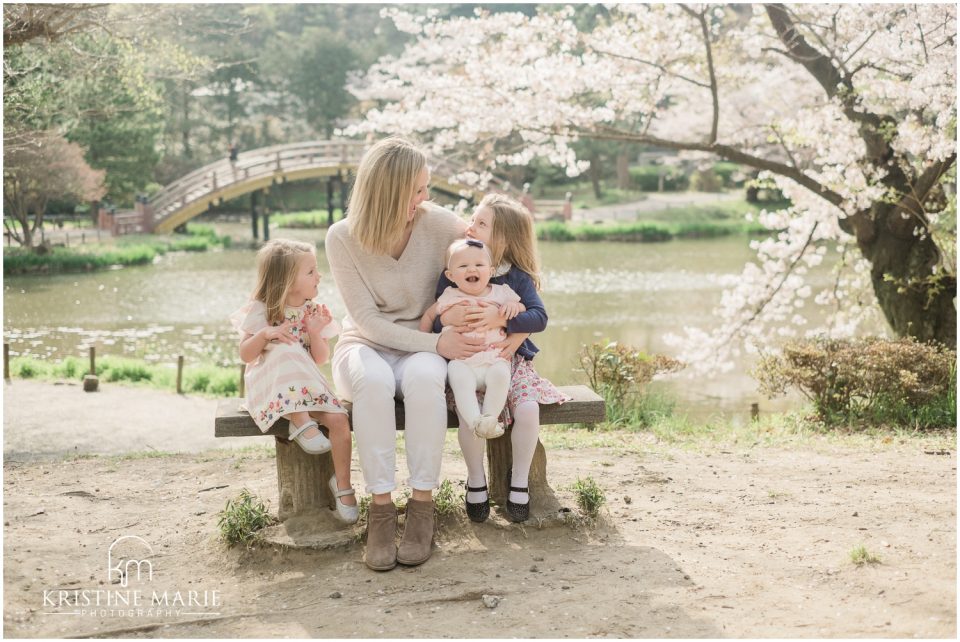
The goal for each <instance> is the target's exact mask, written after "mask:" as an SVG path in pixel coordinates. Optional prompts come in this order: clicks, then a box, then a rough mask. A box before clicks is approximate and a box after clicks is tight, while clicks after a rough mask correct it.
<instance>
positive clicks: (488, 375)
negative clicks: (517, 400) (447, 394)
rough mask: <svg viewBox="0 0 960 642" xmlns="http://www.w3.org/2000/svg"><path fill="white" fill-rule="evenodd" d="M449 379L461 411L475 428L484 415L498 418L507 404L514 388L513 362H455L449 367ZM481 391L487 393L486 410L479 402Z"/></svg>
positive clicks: (485, 399) (502, 360)
mask: <svg viewBox="0 0 960 642" xmlns="http://www.w3.org/2000/svg"><path fill="white" fill-rule="evenodd" d="M447 378H448V379H449V381H450V389H451V390H453V398H454V399H456V400H457V410H458V411H459V413H460V417H462V418H463V420H464V421H466V422H467V426H471V427H472V426H474V425H476V423H477V420H478V419H479V418H480V415H492V416H494V417H495V416H497V415H499V414H500V413H501V412H503V406H504V404H506V403H507V390H508V389H509V388H510V362H509V361H507V360H505V359H498V360H497V361H495V362H493V363H491V364H489V365H488V364H484V365H470V364H468V363H467V362H466V361H459V360H454V361H451V362H450V363H449V364H447ZM477 390H486V393H485V394H484V395H483V410H481V409H480V405H479V404H478V403H477Z"/></svg>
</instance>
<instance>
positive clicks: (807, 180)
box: [583, 125, 843, 207]
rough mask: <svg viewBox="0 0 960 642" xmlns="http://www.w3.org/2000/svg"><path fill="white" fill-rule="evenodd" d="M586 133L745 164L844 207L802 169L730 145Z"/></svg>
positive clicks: (604, 129) (604, 130) (610, 130)
mask: <svg viewBox="0 0 960 642" xmlns="http://www.w3.org/2000/svg"><path fill="white" fill-rule="evenodd" d="M583 133H584V134H589V135H590V136H591V137H594V138H602V139H605V140H628V141H631V142H635V143H644V144H647V145H656V146H657V147H664V148H666V149H676V150H686V151H698V152H709V153H711V154H716V155H717V156H721V157H723V158H726V159H727V160H730V161H733V162H735V163H742V164H744V165H749V166H750V167H754V168H756V169H760V170H766V171H769V172H773V173H774V174H779V175H780V176H783V177H785V178H789V179H791V180H793V181H794V182H796V183H798V184H800V185H802V186H804V187H806V188H807V189H808V190H810V191H811V192H813V193H814V194H816V195H817V196H819V197H821V198H823V199H824V200H826V201H827V202H829V203H830V204H831V205H836V206H837V207H839V206H840V205H841V204H842V203H843V197H842V196H841V195H840V194H838V193H836V192H834V191H833V190H831V189H829V188H828V187H826V186H825V185H822V184H820V183H819V182H817V181H816V180H815V179H813V178H811V177H810V176H807V175H806V174H804V173H803V172H802V171H801V170H800V169H799V168H797V167H791V166H790V165H787V164H786V163H781V162H779V161H774V160H770V159H767V158H760V157H759V156H754V155H752V154H748V153H746V152H744V151H742V150H739V149H736V148H734V147H731V146H730V145H723V144H720V143H698V142H694V141H678V140H667V139H665V138H658V137H656V136H650V135H647V134H633V133H631V132H624V131H622V130H619V129H616V128H614V127H610V126H604V125H600V126H599V129H596V130H589V131H584V132H583Z"/></svg>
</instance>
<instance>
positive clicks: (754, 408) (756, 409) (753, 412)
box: [750, 403, 760, 421]
mask: <svg viewBox="0 0 960 642" xmlns="http://www.w3.org/2000/svg"><path fill="white" fill-rule="evenodd" d="M750 419H752V420H753V421H759V420H760V404H758V403H752V404H750Z"/></svg>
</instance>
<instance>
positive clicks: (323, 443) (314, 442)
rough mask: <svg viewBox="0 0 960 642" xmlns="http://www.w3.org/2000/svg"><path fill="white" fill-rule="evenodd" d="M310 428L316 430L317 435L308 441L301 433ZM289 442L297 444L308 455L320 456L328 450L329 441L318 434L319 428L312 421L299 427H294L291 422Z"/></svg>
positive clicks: (320, 433)
mask: <svg viewBox="0 0 960 642" xmlns="http://www.w3.org/2000/svg"><path fill="white" fill-rule="evenodd" d="M311 428H316V429H317V434H316V436H314V437H310V438H309V439H308V438H306V437H304V436H303V433H305V432H306V431H308V430H310V429H311ZM290 441H295V442H297V443H298V444H299V445H300V447H301V448H303V451H304V452H305V453H307V454H308V455H321V454H323V453H325V452H327V451H329V450H330V440H329V439H327V438H326V437H325V436H324V434H323V433H322V432H320V426H319V425H317V422H315V421H313V420H310V421H308V422H307V423H305V424H303V425H302V426H300V427H297V426H294V425H293V422H292V421H291V422H290Z"/></svg>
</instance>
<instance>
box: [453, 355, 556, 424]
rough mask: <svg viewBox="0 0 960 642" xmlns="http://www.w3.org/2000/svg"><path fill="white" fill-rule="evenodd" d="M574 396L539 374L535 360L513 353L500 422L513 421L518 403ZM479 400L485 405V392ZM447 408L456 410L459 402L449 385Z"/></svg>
mask: <svg viewBox="0 0 960 642" xmlns="http://www.w3.org/2000/svg"><path fill="white" fill-rule="evenodd" d="M571 399H572V397H570V396H569V395H565V394H563V393H562V392H560V391H559V390H558V389H557V387H556V386H555V385H553V384H552V383H550V381H549V380H548V379H544V378H543V377H541V376H540V375H539V374H537V371H536V369H535V368H534V367H533V361H530V360H528V359H524V358H523V357H521V356H520V355H518V354H515V355H513V363H512V365H511V375H510V390H509V391H508V392H507V405H506V407H504V409H503V412H502V413H500V422H501V423H503V425H505V426H509V425H510V424H512V423H513V414H512V411H513V410H514V409H515V408H516V407H517V404H521V403H525V402H527V401H536V402H537V403H539V404H541V405H546V404H552V403H557V404H562V403H564V402H566V401H570V400H571ZM477 402H478V403H480V404H481V405H483V393H482V392H479V391H478V392H477ZM447 408H449V409H450V410H453V411H456V409H457V402H456V400H455V399H454V397H453V391H452V390H450V387H449V386H447Z"/></svg>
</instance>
